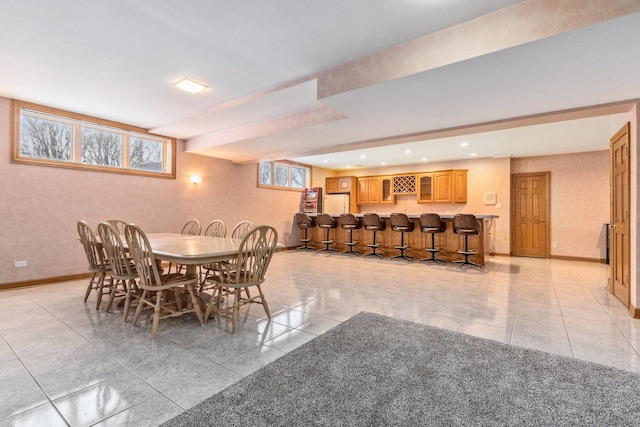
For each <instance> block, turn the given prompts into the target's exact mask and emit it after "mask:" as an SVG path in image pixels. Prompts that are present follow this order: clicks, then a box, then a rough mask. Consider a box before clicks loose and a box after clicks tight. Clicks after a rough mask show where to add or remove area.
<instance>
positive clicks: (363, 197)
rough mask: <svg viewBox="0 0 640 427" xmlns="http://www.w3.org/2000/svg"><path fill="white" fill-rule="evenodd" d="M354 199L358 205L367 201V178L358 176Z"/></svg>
mask: <svg viewBox="0 0 640 427" xmlns="http://www.w3.org/2000/svg"><path fill="white" fill-rule="evenodd" d="M356 200H357V202H358V204H359V205H364V204H367V203H369V179H368V178H358V195H357V197H356Z"/></svg>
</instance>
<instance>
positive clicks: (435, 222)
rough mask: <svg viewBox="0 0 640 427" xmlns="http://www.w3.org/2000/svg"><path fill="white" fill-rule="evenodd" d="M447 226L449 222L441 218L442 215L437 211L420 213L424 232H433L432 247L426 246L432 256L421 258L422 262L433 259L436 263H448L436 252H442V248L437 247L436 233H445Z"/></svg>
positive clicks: (421, 229)
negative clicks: (437, 256)
mask: <svg viewBox="0 0 640 427" xmlns="http://www.w3.org/2000/svg"><path fill="white" fill-rule="evenodd" d="M446 228H447V224H446V223H445V222H444V221H443V220H442V218H440V215H438V214H436V213H423V214H422V215H420V231H422V232H423V233H427V234H431V247H430V248H424V250H425V251H427V252H429V253H430V254H431V257H429V258H424V259H421V260H420V262H429V261H433V262H435V263H436V264H440V262H444V263H446V262H447V261H446V260H444V259H442V258H436V254H437V253H438V252H440V248H436V237H435V236H436V234H441V233H444V231H445V230H446Z"/></svg>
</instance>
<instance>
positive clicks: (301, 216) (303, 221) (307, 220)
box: [296, 212, 316, 251]
mask: <svg viewBox="0 0 640 427" xmlns="http://www.w3.org/2000/svg"><path fill="white" fill-rule="evenodd" d="M296 225H297V226H298V228H299V229H300V232H302V231H304V234H303V235H302V236H301V237H300V242H301V243H303V245H302V246H298V247H297V248H296V249H308V250H311V251H315V250H316V248H314V247H313V246H309V242H310V241H311V239H310V238H309V229H310V228H313V227H315V226H316V220H315V219H314V218H311V217H310V216H309V215H307V214H305V213H302V212H298V213H297V214H296Z"/></svg>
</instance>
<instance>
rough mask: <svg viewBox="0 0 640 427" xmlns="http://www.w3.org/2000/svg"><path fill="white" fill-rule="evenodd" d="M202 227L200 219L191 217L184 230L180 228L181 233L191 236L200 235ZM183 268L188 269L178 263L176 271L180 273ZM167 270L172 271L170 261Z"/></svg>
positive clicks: (183, 227)
mask: <svg viewBox="0 0 640 427" xmlns="http://www.w3.org/2000/svg"><path fill="white" fill-rule="evenodd" d="M201 229H202V227H201V226H200V221H198V220H197V219H190V220H189V221H187V222H186V223H185V224H184V225H183V226H182V230H180V234H187V235H189V236H199V235H200V230H201ZM183 268H185V269H186V266H184V265H180V264H176V273H180V272H181V271H182V269H183ZM167 272H169V273H170V272H171V263H169V267H168V268H167Z"/></svg>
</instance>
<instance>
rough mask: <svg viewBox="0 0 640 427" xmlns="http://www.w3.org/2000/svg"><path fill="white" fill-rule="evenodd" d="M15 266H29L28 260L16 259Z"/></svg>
mask: <svg viewBox="0 0 640 427" xmlns="http://www.w3.org/2000/svg"><path fill="white" fill-rule="evenodd" d="M13 266H14V267H26V266H27V261H16V262H15V263H14V264H13Z"/></svg>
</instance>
